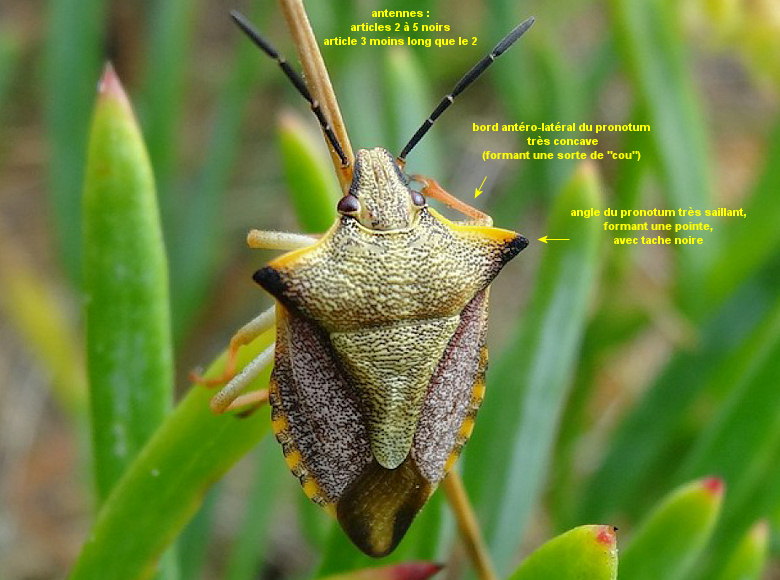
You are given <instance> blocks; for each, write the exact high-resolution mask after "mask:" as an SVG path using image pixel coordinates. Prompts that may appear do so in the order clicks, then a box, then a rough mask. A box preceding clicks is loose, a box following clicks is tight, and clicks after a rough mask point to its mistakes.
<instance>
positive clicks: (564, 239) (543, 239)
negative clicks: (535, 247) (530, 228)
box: [539, 236, 569, 244]
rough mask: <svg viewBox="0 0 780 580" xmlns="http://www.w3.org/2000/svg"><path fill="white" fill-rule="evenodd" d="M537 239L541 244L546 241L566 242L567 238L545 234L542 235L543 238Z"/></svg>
mask: <svg viewBox="0 0 780 580" xmlns="http://www.w3.org/2000/svg"><path fill="white" fill-rule="evenodd" d="M539 241H540V242H542V243H543V244H546V243H547V242H568V241H569V238H548V237H547V236H544V237H543V238H539Z"/></svg>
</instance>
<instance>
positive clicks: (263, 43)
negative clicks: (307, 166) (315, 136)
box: [230, 10, 349, 167]
mask: <svg viewBox="0 0 780 580" xmlns="http://www.w3.org/2000/svg"><path fill="white" fill-rule="evenodd" d="M230 17H231V18H232V19H233V22H235V23H236V24H237V25H238V27H239V28H240V29H241V30H242V31H243V33H244V34H246V35H247V36H248V37H249V39H250V40H251V41H252V42H253V43H255V45H256V46H257V47H258V48H260V50H262V51H263V52H264V53H265V54H267V55H268V56H270V57H271V58H272V59H274V60H275V61H276V62H277V64H278V65H279V67H280V68H281V69H282V71H283V72H284V74H285V76H286V77H287V78H288V79H290V82H291V83H292V84H293V85H294V86H295V89H296V90H297V91H298V92H299V93H300V94H301V96H302V97H303V98H304V99H306V100H307V101H308V102H309V105H311V111H312V113H314V116H315V117H317V121H319V123H320V127H322V132H323V133H325V137H326V138H327V139H328V141H329V142H330V144H331V147H333V150H334V151H335V152H336V155H338V157H339V159H340V160H341V165H342V167H346V166H348V165H349V160H348V159H347V156H346V155H345V154H344V149H342V147H341V144H340V143H339V141H338V139H337V138H336V134H335V133H334V132H333V128H332V127H331V126H330V123H328V120H327V119H326V118H325V115H324V114H323V112H322V108H321V107H320V104H319V103H318V102H317V101H316V100H314V98H312V96H311V93H310V92H309V89H308V87H307V86H306V81H304V80H303V78H302V77H301V75H299V74H298V73H297V72H295V70H294V69H293V68H292V67H291V66H290V64H289V63H288V62H287V59H285V58H284V57H283V56H282V55H281V54H279V52H278V51H277V50H276V49H275V48H274V47H273V46H272V45H271V44H270V43H269V42H268V41H267V40H265V39H264V38H263V37H262V36H260V33H259V32H258V31H257V30H256V29H255V27H254V26H252V24H251V23H250V22H249V20H247V19H246V17H245V16H244V15H243V14H241V13H240V12H238V11H236V10H231V11H230Z"/></svg>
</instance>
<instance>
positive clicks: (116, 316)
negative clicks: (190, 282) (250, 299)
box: [84, 66, 173, 500]
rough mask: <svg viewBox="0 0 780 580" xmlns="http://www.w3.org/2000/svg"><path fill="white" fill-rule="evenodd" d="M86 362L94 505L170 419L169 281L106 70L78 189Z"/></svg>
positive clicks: (148, 194) (141, 156)
mask: <svg viewBox="0 0 780 580" xmlns="http://www.w3.org/2000/svg"><path fill="white" fill-rule="evenodd" d="M84 250H85V251H84V269H85V285H84V287H85V292H86V296H87V311H86V317H87V353H88V374H89V383H90V401H91V406H92V409H91V412H92V433H93V439H94V454H95V475H96V481H97V490H98V496H99V498H100V499H101V500H103V499H105V498H106V496H108V494H109V492H110V491H111V488H112V487H113V486H114V484H115V483H116V481H117V480H118V479H119V478H120V476H121V475H122V473H123V472H124V470H125V467H126V466H127V464H128V463H129V462H130V461H131V460H132V459H133V458H134V456H135V455H136V453H137V452H138V450H139V449H140V448H141V447H142V446H143V444H144V443H145V442H146V440H147V439H148V437H149V436H150V435H151V433H152V432H153V431H154V429H155V428H156V427H157V426H158V425H159V424H160V422H161V421H162V419H163V417H164V416H165V414H166V413H167V412H168V410H169V409H170V405H171V400H172V389H173V361H172V348H171V336H170V315H169V306H168V301H169V299H168V277H167V264H166V258H165V250H164V247H163V241H162V231H161V228H160V223H159V215H158V211H157V202H156V195H155V188H154V179H153V177H152V172H151V166H150V164H149V159H148V157H147V155H146V150H145V148H144V145H143V140H142V138H141V134H140V132H139V130H138V126H137V124H136V122H135V118H134V116H133V113H132V110H131V108H130V104H129V102H128V101H127V98H126V96H125V95H124V92H123V90H122V88H121V85H120V84H119V80H118V78H117V77H116V75H115V74H114V72H113V70H112V69H111V68H110V66H109V67H107V68H106V72H105V73H104V75H103V78H102V79H101V83H100V95H99V97H98V101H97V104H96V107H95V114H94V119H93V123H92V131H91V136H90V145H89V154H88V164H87V172H86V180H85V189H84Z"/></svg>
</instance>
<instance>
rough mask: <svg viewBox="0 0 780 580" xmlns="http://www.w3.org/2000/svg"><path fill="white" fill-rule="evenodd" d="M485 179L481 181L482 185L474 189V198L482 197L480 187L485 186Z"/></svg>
mask: <svg viewBox="0 0 780 580" xmlns="http://www.w3.org/2000/svg"><path fill="white" fill-rule="evenodd" d="M485 179H487V175H486V176H485ZM485 179H483V180H482V183H480V184H479V187H477V188H475V189H474V198H475V199H476V198H478V197H479V196H480V195H482V186H483V185H485Z"/></svg>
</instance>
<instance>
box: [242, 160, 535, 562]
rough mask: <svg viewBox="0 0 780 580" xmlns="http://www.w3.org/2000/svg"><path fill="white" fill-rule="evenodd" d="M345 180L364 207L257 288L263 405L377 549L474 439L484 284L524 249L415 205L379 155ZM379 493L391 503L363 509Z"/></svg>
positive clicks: (307, 474)
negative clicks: (270, 316) (262, 297)
mask: <svg viewBox="0 0 780 580" xmlns="http://www.w3.org/2000/svg"><path fill="white" fill-rule="evenodd" d="M354 175H355V177H354V183H353V187H352V188H351V190H350V194H349V195H351V196H353V197H354V198H355V199H356V201H357V204H356V205H357V206H359V207H360V208H364V209H358V210H354V207H355V204H352V205H350V209H352V210H353V211H350V212H349V213H347V214H343V215H342V216H341V217H340V218H339V220H338V221H337V222H336V223H335V224H334V226H333V227H332V228H331V229H330V231H328V232H327V233H326V234H325V235H324V236H323V237H322V238H321V239H320V240H319V241H318V242H317V243H315V244H314V245H313V246H311V247H309V248H304V249H301V250H297V251H294V252H291V253H289V254H286V255H284V256H281V257H280V258H278V259H276V260H274V261H272V262H271V263H270V264H269V265H268V266H267V267H265V268H263V269H261V270H259V271H258V272H257V273H256V274H255V280H256V281H257V282H258V283H259V284H260V285H261V286H263V288H265V289H266V290H268V292H270V293H271V294H272V295H273V296H274V297H275V298H276V299H277V300H278V306H277V312H278V322H277V349H276V358H275V369H274V372H273V375H272V378H271V389H270V397H271V404H272V408H273V424H274V428H275V431H276V434H277V437H278V438H279V440H280V442H281V443H282V445H283V447H284V451H285V455H286V456H287V458H288V463H290V465H291V468H292V469H293V471H294V472H295V473H296V475H298V477H299V478H300V479H301V482H302V484H303V486H304V489H306V490H307V492H309V495H310V496H311V497H312V498H313V499H314V500H315V501H317V502H318V503H320V504H322V505H323V506H325V507H326V508H327V509H330V510H333V509H335V512H336V514H337V517H338V518H339V521H340V522H341V524H342V526H343V527H344V528H345V530H346V531H347V533H348V534H349V535H350V537H351V538H352V539H353V541H355V543H357V544H358V545H359V546H360V547H361V548H362V549H364V551H366V552H368V553H371V554H374V555H383V554H385V553H387V552H389V551H390V550H392V548H393V547H395V544H396V543H397V542H398V540H399V539H400V538H401V537H402V535H403V533H404V531H405V530H406V527H407V526H408V525H409V523H410V522H411V519H412V517H413V516H414V514H416V513H417V511H418V510H419V509H420V508H421V507H422V505H423V504H424V502H425V500H426V499H427V497H428V495H429V494H430V492H432V491H433V490H434V489H435V487H436V485H437V484H438V483H439V481H441V479H442V478H443V477H444V475H445V473H446V468H448V467H449V466H450V465H451V461H449V460H450V458H451V457H454V456H455V455H457V453H458V452H459V451H460V449H461V447H462V446H463V444H464V443H465V440H466V439H467V438H468V436H469V435H470V433H471V427H472V425H473V419H474V415H475V414H476V410H477V408H478V407H479V404H480V402H481V400H482V395H483V392H484V381H483V376H484V370H485V365H486V358H487V354H486V350H485V347H484V342H485V327H486V320H487V315H486V309H487V286H488V284H490V282H491V281H492V280H493V278H494V277H495V276H496V274H498V272H499V271H500V269H501V268H502V267H503V266H504V265H505V264H506V263H507V262H508V261H509V260H510V259H512V258H513V257H514V256H515V255H516V254H517V253H518V252H520V251H521V250H522V249H523V248H524V247H525V246H526V245H527V243H528V242H527V241H526V240H525V238H523V237H522V236H520V235H518V234H516V233H514V232H511V231H508V230H502V229H499V228H493V227H491V226H487V225H463V224H458V223H455V222H451V221H449V220H447V219H445V218H443V217H442V216H440V215H438V214H437V213H436V212H435V211H433V210H432V209H430V208H428V207H427V205H422V206H420V205H416V204H415V203H414V202H415V198H414V196H413V192H412V190H411V189H410V188H409V187H408V186H407V184H406V183H405V182H404V179H403V176H402V175H401V173H400V170H399V169H398V166H397V165H396V163H395V160H394V159H393V157H392V156H391V155H390V154H389V153H388V152H387V151H386V150H384V149H381V148H377V149H372V150H360V151H358V153H357V157H356V162H355V170H354ZM383 197H386V198H387V202H388V203H386V204H385V203H383ZM404 198H405V199H404ZM395 472H397V473H395ZM336 473H337V474H336ZM387 479H392V480H394V481H395V480H399V481H396V482H395V485H394V486H385V487H382V481H383V480H387ZM399 482H402V484H400V485H399ZM376 489H382V490H383V494H384V495H386V496H388V498H390V497H392V498H393V501H389V500H387V501H382V502H369V501H368V500H367V498H369V497H372V495H371V494H368V492H367V490H376ZM421 490H424V491H421ZM372 493H373V492H372ZM386 499H387V498H386ZM367 530H369V531H370V533H367Z"/></svg>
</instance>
